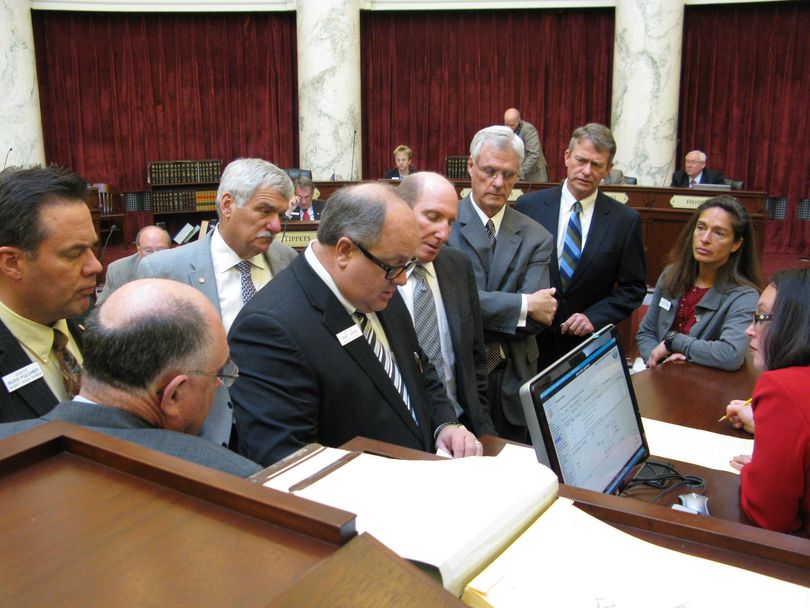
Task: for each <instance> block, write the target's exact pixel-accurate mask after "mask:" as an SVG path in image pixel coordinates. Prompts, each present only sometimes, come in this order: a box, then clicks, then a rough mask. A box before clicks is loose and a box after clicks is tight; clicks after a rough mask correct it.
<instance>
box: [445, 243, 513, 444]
mask: <svg viewBox="0 0 810 608" xmlns="http://www.w3.org/2000/svg"><path fill="white" fill-rule="evenodd" d="M433 267H434V268H435V270H436V278H437V280H438V283H439V291H440V292H441V294H442V302H443V303H444V314H445V316H446V317H447V325H448V326H449V328H450V340H451V341H452V343H453V353H454V355H455V360H456V362H455V369H454V370H453V374H454V376H455V379H456V393H457V398H458V403H459V405H460V406H461V407H462V408H463V409H464V413H465V415H466V417H467V420H466V422H467V423H468V424H469V426H470V430H471V431H472V432H473V433H475V434H476V435H478V436H480V435H497V432H496V431H495V425H493V423H492V417H491V416H490V414H489V402H488V401H487V369H486V364H487V351H486V347H485V346H484V331H483V325H482V322H481V305H480V303H479V301H478V289H477V287H476V285H475V274H474V272H473V268H472V264H471V263H470V261H469V259H467V256H466V255H464V253H463V252H461V251H458V250H456V249H452V248H451V247H445V248H444V249H442V250H441V251H440V252H439V255H437V256H436V259H435V260H434V261H433Z"/></svg>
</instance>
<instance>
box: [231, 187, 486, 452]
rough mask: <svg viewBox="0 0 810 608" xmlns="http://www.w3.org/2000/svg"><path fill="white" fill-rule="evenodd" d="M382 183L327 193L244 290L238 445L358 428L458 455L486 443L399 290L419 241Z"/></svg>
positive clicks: (336, 439)
mask: <svg viewBox="0 0 810 608" xmlns="http://www.w3.org/2000/svg"><path fill="white" fill-rule="evenodd" d="M418 234H419V233H418V229H417V226H416V220H415V219H414V217H413V213H412V212H411V210H410V208H409V207H408V206H407V204H405V202H404V201H403V200H402V199H401V198H399V196H398V195H397V194H396V191H395V189H393V188H391V187H390V186H386V185H383V184H374V183H370V184H361V185H358V186H353V187H350V188H344V189H341V190H339V191H338V192H336V193H335V194H333V195H332V196H331V197H330V199H329V205H327V207H326V210H325V211H324V214H323V216H322V217H321V223H320V225H319V227H318V239H317V240H316V241H313V242H312V243H311V244H310V246H309V247H308V248H307V250H306V252H305V254H304V255H302V256H299V257H298V258H297V259H296V260H295V261H293V263H292V264H291V265H290V266H289V267H288V268H287V270H285V271H284V272H282V273H281V274H279V276H277V277H276V278H275V279H274V280H273V281H271V282H270V283H269V284H268V285H267V286H266V287H265V288H264V289H262V290H261V291H260V292H259V293H257V294H256V296H255V297H254V298H253V299H252V300H251V301H250V302H248V304H247V305H245V307H244V308H243V309H242V311H241V312H240V313H239V316H238V317H237V318H236V321H235V322H234V324H233V327H232V328H231V332H230V334H229V336H228V340H229V342H230V345H231V352H232V356H233V359H234V361H235V362H236V364H237V365H238V366H239V369H240V372H239V379H238V380H237V381H236V383H235V384H234V385H233V387H232V388H231V397H232V399H233V403H234V408H235V414H236V424H237V427H238V431H239V432H238V435H239V451H240V453H242V454H244V455H246V456H247V457H248V458H251V459H252V460H256V461H257V462H260V463H262V464H264V465H268V464H271V463H273V462H276V461H277V460H279V459H281V458H283V457H285V456H287V455H288V454H290V453H291V452H293V451H295V450H296V449H298V448H300V447H302V446H304V445H306V444H308V443H311V442H319V443H322V444H325V445H329V446H338V445H340V444H342V443H344V442H346V441H348V440H350V439H352V438H353V437H356V436H358V435H363V436H366V437H371V438H373V439H379V440H382V441H387V442H390V443H395V444H398V445H402V446H406V447H410V448H415V449H420V450H427V451H433V450H435V449H437V448H442V449H445V450H447V451H449V452H450V453H452V454H453V455H454V456H465V455H473V454H480V453H481V445H480V443H478V442H477V441H476V439H475V436H474V435H473V434H472V433H470V432H469V431H467V430H466V429H465V428H464V427H463V426H461V425H458V424H457V419H456V416H455V413H454V412H453V408H452V406H451V405H450V403H449V402H448V400H447V396H446V394H445V392H444V387H443V386H442V384H441V382H440V381H439V379H438V377H437V376H436V372H435V370H434V369H433V366H432V365H430V363H429V361H428V359H427V357H426V356H425V355H424V354H423V352H422V349H421V348H420V347H419V342H418V340H417V338H416V333H415V331H414V328H413V324H412V323H411V320H410V317H409V316H408V310H407V308H406V307H405V304H404V303H403V301H402V298H401V297H400V296H399V294H398V293H397V285H401V284H403V283H404V282H405V280H406V274H405V272H406V270H408V269H409V268H410V267H411V266H412V265H413V263H414V257H413V256H414V253H415V252H416V249H417V245H418V242H419V236H418Z"/></svg>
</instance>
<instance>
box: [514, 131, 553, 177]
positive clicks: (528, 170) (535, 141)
mask: <svg viewBox="0 0 810 608" xmlns="http://www.w3.org/2000/svg"><path fill="white" fill-rule="evenodd" d="M517 135H518V137H520V139H522V140H523V147H524V149H525V153H524V156H523V163H522V164H521V165H520V179H521V180H523V181H527V182H547V181H548V164H547V163H546V157H545V155H544V154H543V146H542V144H541V143H540V136H539V135H538V134H537V129H535V128H534V125H533V124H531V123H528V122H526V121H525V120H521V121H520V126H519V127H518V130H517Z"/></svg>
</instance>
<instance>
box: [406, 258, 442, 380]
mask: <svg viewBox="0 0 810 608" xmlns="http://www.w3.org/2000/svg"><path fill="white" fill-rule="evenodd" d="M413 276H414V277H415V278H416V285H415V286H414V290H413V324H414V328H415V329H416V336H417V338H419V344H420V345H421V346H422V350H424V351H425V353H426V354H427V356H428V359H430V362H431V363H432V364H433V367H435V368H436V373H437V374H438V375H439V380H441V381H442V384H444V381H445V378H444V357H443V356H442V344H441V340H440V338H439V317H438V315H437V314H436V300H434V299H433V292H432V291H431V290H430V285H428V282H427V270H425V267H424V266H422V265H421V264H417V265H416V266H414V268H413Z"/></svg>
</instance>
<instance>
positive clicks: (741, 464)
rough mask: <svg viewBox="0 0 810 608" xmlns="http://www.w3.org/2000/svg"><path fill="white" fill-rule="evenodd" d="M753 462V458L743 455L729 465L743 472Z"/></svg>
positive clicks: (733, 459)
mask: <svg viewBox="0 0 810 608" xmlns="http://www.w3.org/2000/svg"><path fill="white" fill-rule="evenodd" d="M749 462H751V456H750V455H748V454H741V455H740V456H735V457H734V458H732V459H731V460H729V461H728V463H729V464H730V465H731V466H732V467H734V468H735V469H737V470H738V471H742V468H743V467H744V466H745V465H747V464H748V463H749Z"/></svg>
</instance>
